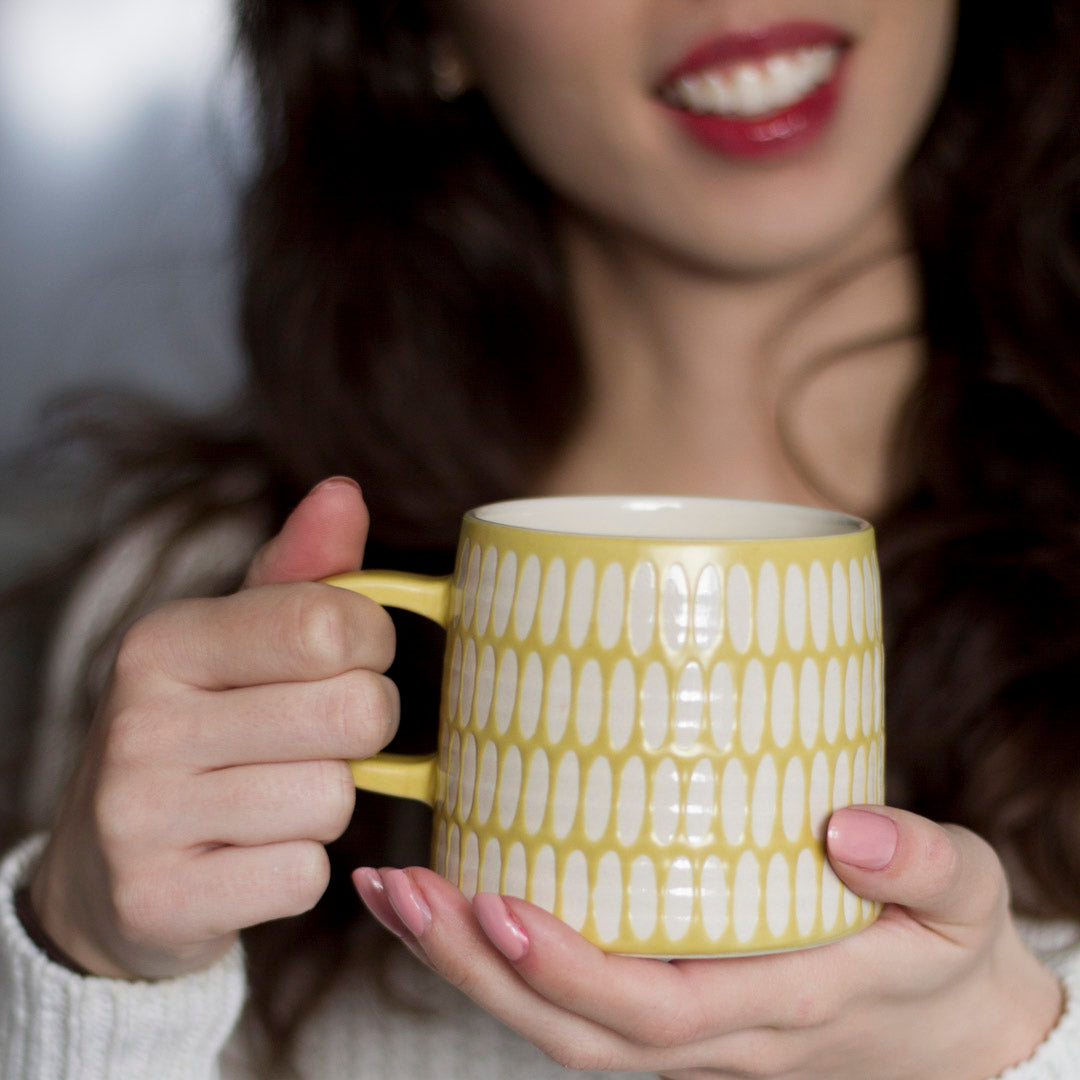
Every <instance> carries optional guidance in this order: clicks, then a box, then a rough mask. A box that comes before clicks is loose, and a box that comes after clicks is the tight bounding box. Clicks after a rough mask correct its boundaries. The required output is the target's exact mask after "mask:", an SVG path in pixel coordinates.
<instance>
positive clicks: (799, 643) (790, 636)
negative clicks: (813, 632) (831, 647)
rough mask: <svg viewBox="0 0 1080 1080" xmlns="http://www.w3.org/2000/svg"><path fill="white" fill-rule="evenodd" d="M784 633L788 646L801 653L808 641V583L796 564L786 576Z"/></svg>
mask: <svg viewBox="0 0 1080 1080" xmlns="http://www.w3.org/2000/svg"><path fill="white" fill-rule="evenodd" d="M784 633H785V635H786V636H787V642H788V645H790V646H791V648H792V649H794V650H795V652H799V651H800V650H801V649H802V647H803V642H804V641H805V640H806V582H805V581H804V580H803V572H802V568H801V567H799V566H797V565H796V564H795V563H791V565H790V566H788V568H787V572H786V573H785V575H784Z"/></svg>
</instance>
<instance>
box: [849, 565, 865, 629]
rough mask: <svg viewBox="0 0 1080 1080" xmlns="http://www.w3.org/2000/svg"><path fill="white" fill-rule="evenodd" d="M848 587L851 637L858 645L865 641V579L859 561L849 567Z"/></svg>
mask: <svg viewBox="0 0 1080 1080" xmlns="http://www.w3.org/2000/svg"><path fill="white" fill-rule="evenodd" d="M848 587H849V592H850V594H851V636H852V637H853V638H854V639H855V642H856V644H857V643H859V642H861V641H862V639H863V578H862V569H861V568H860V567H859V562H858V560H857V559H852V560H851V562H850V563H849V565H848Z"/></svg>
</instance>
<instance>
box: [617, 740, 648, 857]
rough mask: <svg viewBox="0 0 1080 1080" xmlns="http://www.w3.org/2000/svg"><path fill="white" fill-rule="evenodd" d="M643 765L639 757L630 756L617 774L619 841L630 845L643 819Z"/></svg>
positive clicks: (627, 845)
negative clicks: (619, 773)
mask: <svg viewBox="0 0 1080 1080" xmlns="http://www.w3.org/2000/svg"><path fill="white" fill-rule="evenodd" d="M645 799H646V790H645V766H644V764H643V763H642V760H641V758H639V757H632V758H630V760H629V761H627V762H626V764H625V765H623V768H622V773H621V775H620V776H619V799H618V805H617V808H616V814H617V818H618V820H617V826H616V828H617V832H618V836H619V843H621V844H623V845H624V846H625V847H632V846H633V845H634V844H636V843H637V838H638V836H639V835H640V834H641V826H642V823H643V822H644V820H645Z"/></svg>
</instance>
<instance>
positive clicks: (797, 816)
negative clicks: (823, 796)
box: [781, 757, 806, 843]
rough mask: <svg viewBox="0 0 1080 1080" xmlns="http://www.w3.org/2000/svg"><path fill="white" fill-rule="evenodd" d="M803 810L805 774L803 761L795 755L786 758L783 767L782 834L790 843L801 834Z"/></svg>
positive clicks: (804, 809)
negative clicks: (786, 761) (785, 763)
mask: <svg viewBox="0 0 1080 1080" xmlns="http://www.w3.org/2000/svg"><path fill="white" fill-rule="evenodd" d="M805 812H806V776H805V775H804V773H803V763H802V762H801V761H800V760H799V759H798V758H797V757H793V758H788V763H787V765H786V766H785V768H784V794H783V796H782V802H781V816H782V817H783V820H784V835H785V836H786V837H787V838H788V840H790V841H791V842H792V843H794V842H795V841H796V840H798V839H799V837H800V836H801V835H802V827H803V815H804V814H805Z"/></svg>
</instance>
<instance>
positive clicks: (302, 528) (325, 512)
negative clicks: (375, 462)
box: [244, 476, 368, 587]
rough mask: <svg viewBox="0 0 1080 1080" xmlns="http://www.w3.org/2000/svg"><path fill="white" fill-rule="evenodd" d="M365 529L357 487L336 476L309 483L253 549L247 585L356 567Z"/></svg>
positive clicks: (305, 578) (364, 511)
mask: <svg viewBox="0 0 1080 1080" xmlns="http://www.w3.org/2000/svg"><path fill="white" fill-rule="evenodd" d="M367 534H368V511H367V507H366V506H365V505H364V498H363V496H362V495H361V494H360V487H359V485H358V484H357V483H356V481H355V480H351V479H349V478H348V477H346V476H334V477H331V478H330V479H328V480H324V481H323V482H322V483H321V484H318V485H317V486H316V487H314V488H312V490H311V491H309V492H308V494H307V495H306V496H304V498H303V499H302V500H301V501H300V503H299V504H298V505H297V507H296V509H295V510H293V512H292V513H291V514H290V515H289V516H288V518H287V519H286V521H285V524H284V525H282V527H281V531H280V532H279V533H278V534H277V536H275V537H274V538H273V539H272V540H270V541H268V542H267V543H266V544H265V545H264V546H263V547H262V548H261V549H260V550H259V551H258V552H257V553H256V555H255V558H254V559H253V560H252V562H251V566H250V568H249V569H248V573H247V577H246V578H245V579H244V585H245V587H251V586H254V585H273V584H280V583H282V582H288V581H314V580H316V579H318V578H323V577H328V576H329V575H330V574H339V573H343V572H345V571H348V570H355V569H357V567H359V565H360V563H361V562H362V561H363V558H364V545H365V543H366V542H367Z"/></svg>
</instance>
